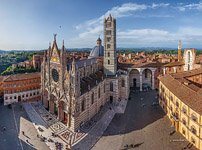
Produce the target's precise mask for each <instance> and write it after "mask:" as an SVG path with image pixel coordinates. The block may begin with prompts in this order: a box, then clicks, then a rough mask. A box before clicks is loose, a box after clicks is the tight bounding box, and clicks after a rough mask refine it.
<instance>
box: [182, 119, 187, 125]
mask: <svg viewBox="0 0 202 150" xmlns="http://www.w3.org/2000/svg"><path fill="white" fill-rule="evenodd" d="M182 123H183V124H184V125H185V126H186V120H185V119H184V118H183V119H182Z"/></svg>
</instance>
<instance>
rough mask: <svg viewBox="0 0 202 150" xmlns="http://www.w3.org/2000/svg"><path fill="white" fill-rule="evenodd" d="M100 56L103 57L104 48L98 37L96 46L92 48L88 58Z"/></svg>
mask: <svg viewBox="0 0 202 150" xmlns="http://www.w3.org/2000/svg"><path fill="white" fill-rule="evenodd" d="M100 56H104V46H102V40H101V39H100V37H99V38H98V39H97V45H96V46H95V47H93V49H92V50H91V52H90V55H89V57H88V58H95V57H100Z"/></svg>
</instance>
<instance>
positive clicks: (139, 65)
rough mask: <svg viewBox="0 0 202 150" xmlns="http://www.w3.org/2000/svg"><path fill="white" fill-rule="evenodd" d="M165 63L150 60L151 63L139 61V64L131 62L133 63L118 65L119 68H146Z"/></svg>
mask: <svg viewBox="0 0 202 150" xmlns="http://www.w3.org/2000/svg"><path fill="white" fill-rule="evenodd" d="M164 65H165V63H160V62H151V63H139V64H133V63H119V67H120V68H123V69H124V68H125V69H127V68H147V67H151V68H157V67H161V66H164Z"/></svg>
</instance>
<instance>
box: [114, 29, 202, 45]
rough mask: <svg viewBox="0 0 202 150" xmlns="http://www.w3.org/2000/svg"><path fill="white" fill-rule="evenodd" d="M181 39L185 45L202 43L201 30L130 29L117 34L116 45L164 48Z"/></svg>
mask: <svg viewBox="0 0 202 150" xmlns="http://www.w3.org/2000/svg"><path fill="white" fill-rule="evenodd" d="M179 39H181V40H182V41H183V43H185V44H186V45H188V46H189V45H193V43H198V42H200V41H202V29H200V28H192V27H181V28H179V29H178V31H177V32H169V31H166V30H159V29H131V30H127V31H121V32H118V33H117V43H118V44H119V45H121V46H125V47H131V46H134V45H135V46H141V47H145V46H164V45H165V43H166V45H171V46H172V45H175V44H176V45H177V41H178V40H179Z"/></svg>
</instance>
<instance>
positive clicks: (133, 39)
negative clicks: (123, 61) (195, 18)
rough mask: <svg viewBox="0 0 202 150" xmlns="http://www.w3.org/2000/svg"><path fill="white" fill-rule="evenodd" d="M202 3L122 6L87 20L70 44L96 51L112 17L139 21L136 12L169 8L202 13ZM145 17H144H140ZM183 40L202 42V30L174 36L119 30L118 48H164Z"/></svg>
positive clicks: (153, 31)
mask: <svg viewBox="0 0 202 150" xmlns="http://www.w3.org/2000/svg"><path fill="white" fill-rule="evenodd" d="M201 5H202V3H201V2H200V3H198V4H187V5H185V4H182V3H181V4H180V3H179V4H177V5H176V6H171V5H170V4H169V3H158V4H157V3H153V4H151V5H145V4H136V3H126V4H123V5H121V6H116V7H113V8H111V9H110V10H108V11H107V12H106V13H105V14H104V15H102V16H100V17H98V18H94V19H90V20H87V21H86V22H84V23H81V24H79V25H78V26H76V30H77V31H80V34H79V35H78V36H77V37H74V38H72V39H71V40H70V43H71V47H93V46H94V45H95V42H96V41H95V40H96V39H97V37H98V36H99V35H103V19H104V17H105V16H108V15H109V14H112V16H114V17H116V18H122V17H129V16H131V15H133V17H138V16H136V15H135V12H138V11H143V10H146V9H152V10H154V9H158V8H165V7H169V8H170V9H173V8H175V9H176V8H177V9H178V10H180V11H185V10H187V9H196V10H200V9H201V10H202V7H201ZM139 17H141V16H139ZM142 17H156V18H159V17H173V16H170V15H169V14H162V15H161V14H159V15H154V14H147V15H144V16H142ZM179 39H181V40H183V42H184V43H192V42H198V41H202V30H201V29H198V28H193V27H181V28H179V29H178V31H176V32H175V33H174V32H170V31H167V30H160V29H153V28H148V29H130V30H117V45H118V46H125V47H128V46H142V47H144V46H163V44H165V43H166V45H173V44H176V43H177V41H178V40H179Z"/></svg>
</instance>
